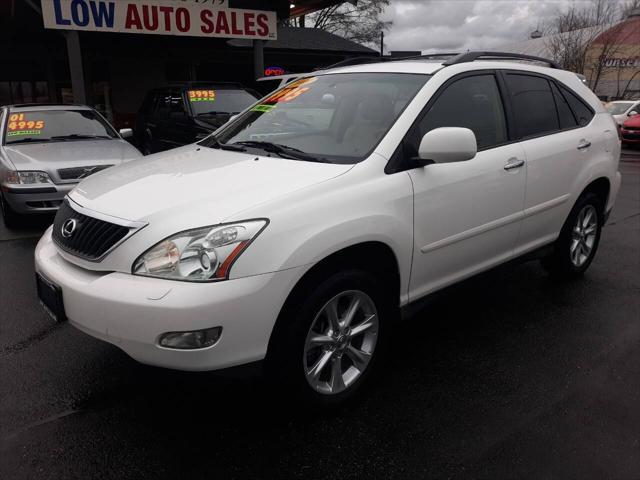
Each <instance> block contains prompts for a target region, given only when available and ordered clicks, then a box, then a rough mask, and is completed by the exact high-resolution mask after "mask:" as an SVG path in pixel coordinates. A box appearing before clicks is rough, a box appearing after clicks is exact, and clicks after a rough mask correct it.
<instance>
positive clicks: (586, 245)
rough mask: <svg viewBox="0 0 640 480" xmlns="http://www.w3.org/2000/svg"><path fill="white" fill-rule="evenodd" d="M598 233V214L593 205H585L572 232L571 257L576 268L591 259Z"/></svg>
mask: <svg viewBox="0 0 640 480" xmlns="http://www.w3.org/2000/svg"><path fill="white" fill-rule="evenodd" d="M597 233H598V212H596V209H595V207H594V206H593V205H585V207H584V208H583V209H582V210H580V213H579V214H578V217H577V218H576V223H575V224H574V225H573V230H572V231H571V245H570V250H569V255H570V256H571V263H573V265H574V266H576V267H581V266H582V265H584V263H585V262H586V261H587V260H588V259H589V257H590V256H591V252H592V251H593V246H594V244H595V241H596V235H597Z"/></svg>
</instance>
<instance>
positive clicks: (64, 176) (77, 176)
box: [58, 165, 113, 180]
mask: <svg viewBox="0 0 640 480" xmlns="http://www.w3.org/2000/svg"><path fill="white" fill-rule="evenodd" d="M109 167H113V165H94V166H89V167H73V168H61V169H60V170H58V176H59V177H60V180H82V179H83V178H87V177H88V176H89V175H93V174H94V173H98V172H99V171H100V170H104V169H105V168H109Z"/></svg>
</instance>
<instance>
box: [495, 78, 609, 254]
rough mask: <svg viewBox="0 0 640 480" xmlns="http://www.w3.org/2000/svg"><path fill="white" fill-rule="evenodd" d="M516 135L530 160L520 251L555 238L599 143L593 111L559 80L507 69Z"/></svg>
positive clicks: (518, 250)
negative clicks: (593, 126)
mask: <svg viewBox="0 0 640 480" xmlns="http://www.w3.org/2000/svg"><path fill="white" fill-rule="evenodd" d="M502 73H503V78H504V83H505V85H506V87H507V91H508V95H509V99H510V102H511V106H512V112H513V124H514V129H513V130H514V132H515V138H516V139H517V140H519V141H520V142H521V146H522V148H523V149H524V152H525V156H526V160H527V188H526V197H525V203H524V219H523V222H522V231H521V233H520V235H519V238H518V242H517V247H516V252H515V253H516V254H520V253H524V252H526V251H530V250H533V249H535V248H537V247H539V246H542V245H545V244H548V243H551V242H552V241H554V240H555V239H556V238H557V236H558V233H559V232H560V229H561V228H562V225H563V223H564V221H565V219H566V218H567V215H568V214H569V211H570V209H571V207H572V202H573V201H575V198H573V197H572V193H573V191H574V185H575V181H576V179H577V178H578V175H579V173H580V171H581V170H582V168H583V166H584V165H585V164H586V162H587V161H588V159H589V158H590V156H591V155H592V153H593V150H594V149H595V148H597V147H596V146H594V143H595V142H597V141H598V140H597V135H596V132H594V131H593V129H592V128H590V126H589V123H590V122H591V119H592V118H593V111H592V110H591V109H590V108H589V107H588V106H587V105H586V104H584V102H582V101H581V100H580V99H579V98H578V96H577V95H576V94H575V93H573V92H571V91H570V90H569V89H568V88H566V87H565V86H563V85H561V84H560V83H558V82H556V81H555V80H553V79H551V78H549V77H546V76H544V75H539V74H535V73H531V72H520V71H509V70H507V71H503V72H502Z"/></svg>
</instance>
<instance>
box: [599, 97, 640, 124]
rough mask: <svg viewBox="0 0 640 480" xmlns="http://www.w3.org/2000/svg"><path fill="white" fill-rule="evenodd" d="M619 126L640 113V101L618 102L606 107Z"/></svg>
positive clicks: (608, 104) (610, 103)
mask: <svg viewBox="0 0 640 480" xmlns="http://www.w3.org/2000/svg"><path fill="white" fill-rule="evenodd" d="M605 107H606V109H607V111H608V112H609V113H610V114H611V115H612V116H613V119H614V120H615V121H616V123H617V124H618V125H622V124H623V123H624V122H625V120H627V119H628V118H629V117H633V116H635V115H637V114H638V113H640V100H616V101H614V102H609V103H607V104H606V105H605Z"/></svg>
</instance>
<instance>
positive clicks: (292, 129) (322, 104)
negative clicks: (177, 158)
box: [202, 73, 430, 163]
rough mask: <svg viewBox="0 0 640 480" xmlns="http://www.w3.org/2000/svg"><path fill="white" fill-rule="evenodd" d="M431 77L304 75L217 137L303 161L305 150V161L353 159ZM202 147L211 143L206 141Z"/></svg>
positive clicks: (378, 137)
mask: <svg viewBox="0 0 640 480" xmlns="http://www.w3.org/2000/svg"><path fill="white" fill-rule="evenodd" d="M429 78H430V76H429V75H422V74H402V73H342V74H328V75H319V76H316V77H306V78H302V79H299V80H296V81H294V82H291V83H290V84H288V85H286V86H285V87H283V88H281V89H280V90H278V91H276V92H274V93H272V94H271V95H269V96H268V97H266V98H264V99H262V100H261V101H260V103H258V104H257V105H254V106H253V107H252V108H251V110H249V111H247V112H246V113H244V114H243V115H241V116H240V117H238V118H237V119H235V120H233V121H231V122H229V124H227V125H226V126H224V127H222V129H221V130H220V132H219V133H218V134H217V135H216V139H217V140H218V141H219V142H220V144H223V145H224V144H238V143H239V144H241V145H242V144H244V145H245V146H246V147H247V148H258V149H262V150H266V151H267V152H269V153H275V154H276V155H278V152H284V151H285V150H283V148H282V147H284V149H286V152H287V153H289V154H291V153H292V152H294V151H295V152H297V153H298V155H296V156H297V157H299V158H300V159H302V160H303V159H305V157H304V155H303V154H306V155H307V157H306V158H307V159H311V158H312V157H315V158H316V159H318V160H323V161H331V162H333V163H356V162H358V161H361V160H363V159H364V158H366V157H367V156H368V155H369V154H370V153H371V151H372V150H373V149H374V148H375V147H376V145H377V144H378V142H380V140H381V139H382V137H383V136H384V135H385V134H386V133H387V131H388V130H389V129H390V128H391V126H392V125H393V123H394V122H395V120H396V119H397V118H398V116H399V115H400V113H401V112H402V111H403V110H404V108H405V107H406V106H407V104H408V103H409V102H410V101H411V100H412V99H413V97H414V96H415V94H416V93H417V92H418V90H419V89H420V88H421V87H422V86H423V85H424V84H425V83H426V82H427V80H428V79H429ZM260 144H263V145H264V148H261V146H260ZM274 144H276V145H277V146H278V147H279V148H274V146H273V145H274ZM202 145H205V146H215V143H213V140H212V139H207V140H204V141H203V142H202ZM292 156H293V155H292Z"/></svg>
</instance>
